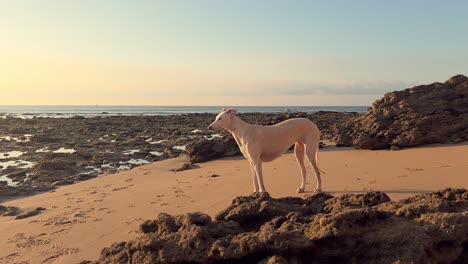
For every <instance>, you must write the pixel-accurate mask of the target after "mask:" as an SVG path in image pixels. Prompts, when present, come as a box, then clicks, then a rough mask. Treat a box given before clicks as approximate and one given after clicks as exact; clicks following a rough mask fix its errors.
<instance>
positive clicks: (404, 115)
mask: <svg viewBox="0 0 468 264" xmlns="http://www.w3.org/2000/svg"><path fill="white" fill-rule="evenodd" d="M336 134H337V137H336V138H335V141H336V142H337V145H339V146H356V147H358V148H363V149H385V148H389V147H391V146H396V147H412V146H418V145H424V144H431V143H457V142H461V141H466V140H468V78H467V77H466V76H463V75H456V76H454V77H452V78H450V79H449V80H448V81H446V82H445V83H438V82H436V83H432V84H428V85H420V86H416V87H413V88H408V89H405V90H403V91H396V92H391V93H387V94H386V95H385V96H384V97H383V98H381V99H379V100H377V101H375V102H374V103H373V105H372V107H371V108H370V109H369V110H368V112H367V113H366V114H364V115H363V116H361V117H358V118H356V119H355V120H353V121H351V122H347V123H345V124H343V125H337V127H336Z"/></svg>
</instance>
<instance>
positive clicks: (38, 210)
mask: <svg viewBox="0 0 468 264" xmlns="http://www.w3.org/2000/svg"><path fill="white" fill-rule="evenodd" d="M44 210H45V208H43V207H37V208H35V209H33V210H31V211H28V212H25V213H22V214H20V215H17V216H16V220H18V219H24V218H28V217H31V216H35V215H38V214H40V213H41V212H42V211H44Z"/></svg>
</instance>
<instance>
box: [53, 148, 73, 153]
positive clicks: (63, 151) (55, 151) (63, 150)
mask: <svg viewBox="0 0 468 264" xmlns="http://www.w3.org/2000/svg"><path fill="white" fill-rule="evenodd" d="M52 152H53V153H64V154H73V153H75V152H76V150H74V149H66V148H63V147H62V148H59V149H57V150H54V151H52Z"/></svg>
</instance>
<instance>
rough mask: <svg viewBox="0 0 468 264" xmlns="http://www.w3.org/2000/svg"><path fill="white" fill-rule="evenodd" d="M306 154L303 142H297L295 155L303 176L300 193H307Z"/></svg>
mask: <svg viewBox="0 0 468 264" xmlns="http://www.w3.org/2000/svg"><path fill="white" fill-rule="evenodd" d="M304 154H305V147H304V144H303V143H302V142H296V144H295V145H294V155H296V160H297V163H298V164H299V167H300V168H301V174H302V184H301V187H300V188H298V189H297V192H298V193H303V192H304V191H305V186H306V183H307V171H306V168H305V166H304Z"/></svg>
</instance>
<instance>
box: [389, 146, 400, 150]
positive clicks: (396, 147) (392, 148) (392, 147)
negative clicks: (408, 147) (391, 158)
mask: <svg viewBox="0 0 468 264" xmlns="http://www.w3.org/2000/svg"><path fill="white" fill-rule="evenodd" d="M390 150H393V151H398V150H401V148H400V147H399V146H390Z"/></svg>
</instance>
